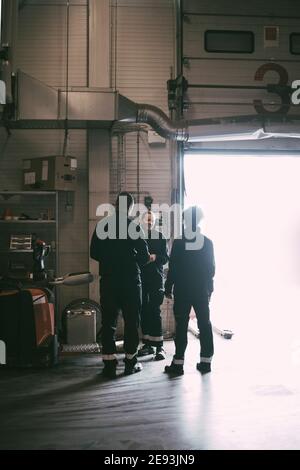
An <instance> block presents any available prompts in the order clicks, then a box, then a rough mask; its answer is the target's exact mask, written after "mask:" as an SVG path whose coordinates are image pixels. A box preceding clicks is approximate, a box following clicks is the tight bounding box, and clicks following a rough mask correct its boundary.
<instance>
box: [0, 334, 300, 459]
mask: <svg viewBox="0 0 300 470" xmlns="http://www.w3.org/2000/svg"><path fill="white" fill-rule="evenodd" d="M254 344H255V340H253V338H252V339H251V344H250V343H247V341H246V339H245V337H243V336H241V337H238V336H236V337H234V339H233V340H231V341H226V340H224V339H222V338H220V337H218V336H216V337H215V346H216V355H215V360H214V363H213V372H212V373H211V374H208V375H206V376H201V375H200V374H199V372H198V371H197V370H196V369H195V363H196V361H197V359H198V341H197V340H196V338H195V337H193V336H190V342H189V348H188V352H187V361H186V368H185V370H186V372H185V375H184V376H182V377H176V378H173V379H170V378H169V377H168V376H167V375H166V374H163V372H162V370H163V367H164V365H165V362H153V361H149V360H146V359H144V360H143V364H144V369H143V371H142V372H141V373H139V374H136V375H134V376H129V377H124V376H122V375H121V371H122V368H121V364H120V377H119V378H118V379H116V380H115V381H109V380H107V379H103V378H102V377H101V375H100V374H99V372H100V360H99V357H98V356H96V355H85V356H79V357H77V356H69V357H64V358H62V360H61V363H60V365H59V366H58V367H57V368H55V369H53V370H45V371H39V372H37V371H32V370H30V371H29V370H28V371H23V372H18V373H16V372H15V371H3V370H1V372H0V387H1V392H0V396H1V402H0V422H1V429H0V448H1V449H104V450H121V449H128V450H138V449H144V450H154V449H156V450H161V449H166V450H174V449H184V450H187V449H190V450H195V449H299V448H300V436H299V422H300V400H299V396H300V395H299V393H300V377H299V373H298V372H299V369H298V366H297V367H295V366H293V365H291V364H289V365H288V367H286V368H282V365H280V366H279V364H280V363H278V362H276V361H274V362H272V361H271V360H268V362H266V361H264V360H262V358H261V355H260V352H259V348H257V345H255V346H256V356H253V357H252V359H251V356H249V354H246V352H249V347H250V348H251V347H252V348H253V345H254ZM166 347H167V351H168V361H167V362H169V360H170V358H171V355H172V353H173V342H172V341H169V342H167V343H166ZM275 347H276V345H274V348H275ZM277 349H278V348H277ZM274 351H275V349H274ZM101 367H102V366H101Z"/></svg>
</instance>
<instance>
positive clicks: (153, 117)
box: [5, 71, 300, 143]
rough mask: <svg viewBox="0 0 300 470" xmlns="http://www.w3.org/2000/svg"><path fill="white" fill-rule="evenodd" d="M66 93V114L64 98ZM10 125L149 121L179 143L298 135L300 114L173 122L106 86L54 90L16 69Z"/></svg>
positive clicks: (71, 126) (45, 126)
mask: <svg viewBox="0 0 300 470" xmlns="http://www.w3.org/2000/svg"><path fill="white" fill-rule="evenodd" d="M67 95H68V113H67V114H66V99H67ZM14 109H15V114H14V116H13V118H12V119H9V120H6V121H5V125H6V126H9V127H11V128H27V129H41V128H43V129H51V128H58V129H59V128H64V126H65V120H66V117H68V128H69V129H86V128H90V129H96V128H111V127H112V126H113V124H116V123H118V124H119V125H122V123H131V124H133V123H134V124H135V125H136V126H137V125H141V124H147V125H149V126H150V127H152V129H153V130H154V131H156V132H157V133H158V134H159V135H160V136H161V137H163V138H165V139H168V140H175V141H178V142H186V143H196V142H218V141H219V142H220V141H235V140H262V139H270V138H297V139H298V138H300V122H299V119H300V116H299V115H295V116H291V117H290V118H287V117H286V116H285V117H284V118H281V117H280V116H277V117H276V115H275V116H274V117H272V119H271V118H270V117H269V116H268V117H264V116H259V115H254V116H253V115H252V116H232V117H227V118H226V117H222V118H218V119H217V118H211V119H197V120H191V121H175V122H173V121H171V120H170V118H169V117H168V116H167V115H166V114H165V113H164V112H163V111H162V110H161V109H159V108H157V107H155V106H151V105H148V104H137V103H135V102H133V101H131V100H130V99H128V98H126V97H125V96H122V95H120V94H119V93H118V92H117V91H115V90H112V89H104V88H86V87H69V88H68V93H67V92H66V88H64V89H63V88H62V89H55V88H53V87H50V86H48V85H45V84H44V83H43V82H40V81H39V80H37V79H35V78H33V77H31V76H29V75H27V74H25V73H24V72H22V71H19V72H18V73H17V76H16V81H15V88H14Z"/></svg>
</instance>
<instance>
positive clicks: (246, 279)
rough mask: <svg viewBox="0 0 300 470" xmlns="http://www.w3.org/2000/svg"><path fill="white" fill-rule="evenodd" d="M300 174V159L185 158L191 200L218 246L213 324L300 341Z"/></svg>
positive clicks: (266, 336)
mask: <svg viewBox="0 0 300 470" xmlns="http://www.w3.org/2000/svg"><path fill="white" fill-rule="evenodd" d="M299 179H300V158H291V157H287V156H282V157H269V156H263V155H260V156H250V155H249V156H233V157H229V156H220V155H219V156H217V155H199V154H198V155H196V154H187V155H186V156H185V181H186V191H187V197H186V201H185V205H186V206H189V205H192V204H197V205H200V207H201V208H202V209H203V211H204V220H203V223H202V227H203V232H204V233H205V234H206V235H207V236H208V237H209V238H211V239H212V240H213V242H214V246H215V257H216V266H217V274H216V279H215V293H214V295H213V298H212V304H211V306H212V316H213V320H214V323H216V324H218V326H220V327H222V328H233V329H238V330H245V331H248V332H249V334H250V330H251V332H252V333H251V334H253V341H255V338H258V337H261V339H263V337H265V340H269V339H270V337H271V336H272V335H273V334H275V333H276V334H278V337H280V331H281V333H282V336H283V340H285V339H287V338H289V340H288V341H289V344H290V343H291V342H292V340H293V341H295V340H297V339H299V340H300V334H299V335H298V336H299V338H298V336H297V334H296V335H295V331H296V330H294V333H293V328H296V327H299V326H300V322H299V320H298V316H300V185H299ZM298 329H299V328H298ZM283 330H284V331H283ZM278 337H277V339H278ZM282 347H283V343H282V342H281V346H280V348H282ZM280 348H279V349H278V350H280Z"/></svg>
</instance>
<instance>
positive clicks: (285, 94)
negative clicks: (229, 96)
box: [253, 63, 290, 115]
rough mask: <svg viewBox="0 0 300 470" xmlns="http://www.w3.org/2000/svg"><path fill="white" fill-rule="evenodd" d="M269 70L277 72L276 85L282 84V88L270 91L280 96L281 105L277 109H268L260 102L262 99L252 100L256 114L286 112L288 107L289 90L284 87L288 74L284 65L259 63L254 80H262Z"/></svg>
mask: <svg viewBox="0 0 300 470" xmlns="http://www.w3.org/2000/svg"><path fill="white" fill-rule="evenodd" d="M270 70H273V71H274V72H277V73H278V75H279V80H278V83H277V85H279V86H282V89H278V90H276V91H272V93H276V94H277V95H279V96H280V98H281V106H280V108H279V109H278V110H277V111H269V110H268V109H266V108H265V107H264V105H263V103H262V100H253V105H254V108H255V110H256V112H257V113H258V114H271V115H272V114H287V113H288V112H289V109H290V95H289V90H288V89H287V88H286V89H285V88H284V87H286V86H287V84H288V80H289V76H288V73H287V71H286V70H285V68H284V67H282V66H281V65H279V64H273V63H272V64H264V65H261V66H260V67H259V68H258V69H257V71H256V73H255V75H254V80H258V81H262V80H263V78H264V76H265V74H266V73H267V72H269V71H270Z"/></svg>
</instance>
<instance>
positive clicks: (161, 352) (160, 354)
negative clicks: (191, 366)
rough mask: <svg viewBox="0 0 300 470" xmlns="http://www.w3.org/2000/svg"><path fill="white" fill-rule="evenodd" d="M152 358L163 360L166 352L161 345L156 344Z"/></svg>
mask: <svg viewBox="0 0 300 470" xmlns="http://www.w3.org/2000/svg"><path fill="white" fill-rule="evenodd" d="M154 359H155V360H156V361H163V360H164V359H166V352H165V350H164V348H163V347H162V346H157V348H156V354H155V356H154Z"/></svg>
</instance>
